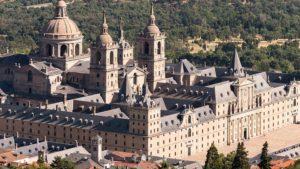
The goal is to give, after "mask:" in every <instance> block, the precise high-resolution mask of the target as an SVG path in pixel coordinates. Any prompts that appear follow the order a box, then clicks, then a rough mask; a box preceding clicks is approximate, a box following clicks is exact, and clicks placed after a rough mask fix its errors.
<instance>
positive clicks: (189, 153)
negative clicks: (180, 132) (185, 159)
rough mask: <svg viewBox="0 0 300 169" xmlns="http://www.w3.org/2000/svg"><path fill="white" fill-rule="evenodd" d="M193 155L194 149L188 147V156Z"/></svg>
mask: <svg viewBox="0 0 300 169" xmlns="http://www.w3.org/2000/svg"><path fill="white" fill-rule="evenodd" d="M190 155H192V149H191V147H188V156H190Z"/></svg>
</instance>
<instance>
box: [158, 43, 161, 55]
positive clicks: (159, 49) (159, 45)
mask: <svg viewBox="0 0 300 169" xmlns="http://www.w3.org/2000/svg"><path fill="white" fill-rule="evenodd" d="M157 54H159V55H160V54H161V43H160V42H158V43H157Z"/></svg>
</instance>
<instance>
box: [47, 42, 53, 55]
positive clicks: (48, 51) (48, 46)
mask: <svg viewBox="0 0 300 169" xmlns="http://www.w3.org/2000/svg"><path fill="white" fill-rule="evenodd" d="M47 54H48V56H52V46H51V45H49V44H48V45H47Z"/></svg>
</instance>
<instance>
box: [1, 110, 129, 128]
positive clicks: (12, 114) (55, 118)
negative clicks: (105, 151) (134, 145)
mask: <svg viewBox="0 0 300 169" xmlns="http://www.w3.org/2000/svg"><path fill="white" fill-rule="evenodd" d="M9 107H11V106H9ZM9 107H3V106H2V108H3V111H2V112H1V114H0V117H4V118H11V119H19V120H24V121H36V122H39V123H46V124H52V125H61V126H73V127H77V128H84V129H93V130H100V131H112V132H127V131H128V120H127V119H120V118H113V117H108V116H99V115H97V116H94V115H91V114H85V113H78V112H65V111H56V110H45V109H37V108H26V107H14V108H13V110H11V109H9ZM5 110H8V111H5Z"/></svg>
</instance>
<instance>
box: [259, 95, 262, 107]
mask: <svg viewBox="0 0 300 169" xmlns="http://www.w3.org/2000/svg"><path fill="white" fill-rule="evenodd" d="M261 105H262V99H261V97H259V106H261Z"/></svg>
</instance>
